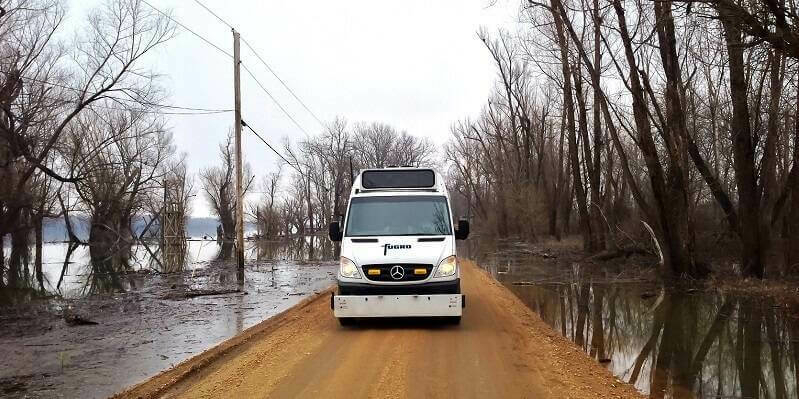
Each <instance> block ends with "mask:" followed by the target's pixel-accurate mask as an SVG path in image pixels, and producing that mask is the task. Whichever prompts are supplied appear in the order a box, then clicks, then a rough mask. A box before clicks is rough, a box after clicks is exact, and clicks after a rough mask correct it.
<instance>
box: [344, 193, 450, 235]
mask: <svg viewBox="0 0 799 399" xmlns="http://www.w3.org/2000/svg"><path fill="white" fill-rule="evenodd" d="M450 234H452V228H451V227H450V221H449V209H448V207H447V199H446V198H445V197H443V196H401V197H400V196H397V197H356V198H353V199H352V200H350V211H349V214H348V215H347V236H349V237H363V236H429V235H450Z"/></svg>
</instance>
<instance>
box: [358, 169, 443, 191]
mask: <svg viewBox="0 0 799 399" xmlns="http://www.w3.org/2000/svg"><path fill="white" fill-rule="evenodd" d="M435 185H436V174H435V172H433V170H432V169H393V170H391V169H388V170H386V169H383V170H366V171H364V172H363V173H362V174H361V186H362V187H363V188H365V189H367V190H374V189H391V188H419V189H429V188H434V187H435Z"/></svg>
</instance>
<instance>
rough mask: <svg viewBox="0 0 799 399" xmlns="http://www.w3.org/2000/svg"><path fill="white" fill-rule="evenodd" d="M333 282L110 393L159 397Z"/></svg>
mask: <svg viewBox="0 0 799 399" xmlns="http://www.w3.org/2000/svg"><path fill="white" fill-rule="evenodd" d="M335 287H336V285H335V284H331V285H330V286H329V287H328V288H326V289H324V290H323V291H320V292H319V293H317V294H314V295H311V296H308V297H307V298H304V299H303V300H301V301H300V302H298V303H297V304H296V305H294V306H292V307H290V308H288V309H286V310H285V311H283V312H280V313H278V314H276V315H274V316H272V317H270V318H268V319H266V320H264V321H262V322H260V323H258V324H256V325H254V326H252V327H250V328H248V329H246V330H244V331H242V332H241V334H238V335H236V336H234V337H232V338H230V339H228V340H226V341H224V342H222V343H220V344H218V345H216V346H214V347H212V348H210V349H208V350H206V351H203V352H202V353H199V354H197V355H196V356H192V357H190V358H188V359H186V360H184V361H182V362H180V363H179V364H177V365H175V366H174V367H171V368H168V369H166V370H164V371H161V372H160V373H158V374H156V375H155V376H153V377H150V378H147V379H145V380H144V381H141V382H139V383H137V384H135V385H132V386H130V387H128V388H125V389H124V390H123V391H121V392H118V393H116V394H114V395H112V396H111V398H112V399H117V398H142V399H147V398H159V397H161V396H163V395H164V394H165V393H166V392H167V391H168V390H169V389H170V388H171V387H173V386H174V385H175V384H177V383H179V382H181V381H183V380H185V379H187V378H189V377H191V376H192V375H194V374H195V373H198V372H200V371H201V370H203V369H205V368H206V367H208V366H210V365H213V364H214V363H215V362H216V361H217V360H219V359H220V358H221V357H223V356H225V355H228V354H230V353H231V352H233V351H235V350H236V349H239V348H241V347H242V346H244V345H245V344H247V343H249V342H251V341H252V340H257V339H259V338H260V337H262V336H265V335H269V334H270V333H272V332H273V331H274V330H276V329H278V328H280V327H281V326H283V325H285V324H287V323H291V322H293V321H294V317H292V316H293V315H294V313H296V312H297V311H299V310H301V309H303V308H305V307H307V306H308V305H310V304H312V303H314V302H316V301H317V300H322V299H324V298H325V297H328V296H330V294H331V293H332V292H333V291H334V290H335Z"/></svg>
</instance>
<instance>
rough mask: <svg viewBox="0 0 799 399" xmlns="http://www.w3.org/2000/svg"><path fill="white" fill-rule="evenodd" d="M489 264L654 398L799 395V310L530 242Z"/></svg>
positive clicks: (546, 316)
mask: <svg viewBox="0 0 799 399" xmlns="http://www.w3.org/2000/svg"><path fill="white" fill-rule="evenodd" d="M482 265H483V267H484V268H486V269H487V270H488V271H489V272H491V273H492V274H493V275H494V276H495V277H496V278H497V279H498V280H499V281H500V282H502V283H503V284H504V285H505V286H507V287H508V288H509V289H510V290H511V291H513V292H514V293H515V294H516V296H518V297H519V298H520V299H521V300H522V301H523V302H524V303H525V304H527V305H528V306H529V307H530V308H531V309H532V310H534V311H536V312H537V313H538V314H540V316H541V318H542V319H543V320H544V321H545V322H546V323H547V324H549V325H550V326H551V327H552V328H553V329H554V330H556V331H558V332H559V333H560V334H561V335H563V336H565V337H567V338H569V339H570V340H572V341H573V342H574V343H575V344H576V345H577V346H578V347H580V348H581V349H582V350H583V351H585V352H586V353H587V354H589V355H590V356H591V357H592V358H594V359H595V360H597V361H598V362H600V363H602V364H604V365H606V367H607V368H608V369H609V370H610V371H611V372H612V373H613V374H615V375H616V376H617V377H618V378H620V379H621V380H623V381H625V382H629V383H631V384H633V385H635V387H636V388H638V389H639V390H640V391H642V392H644V393H646V394H648V395H650V396H651V397H653V398H693V397H697V398H707V397H713V398H717V397H724V398H727V397H730V398H732V397H745V398H751V397H760V398H795V397H797V395H798V393H797V392H798V391H797V376H798V375H799V320H797V318H796V309H795V308H793V307H789V306H787V305H781V304H779V303H777V302H775V300H772V299H766V298H754V297H750V296H736V295H730V294H725V293H722V292H720V291H716V290H712V291H711V290H691V289H678V288H672V287H665V286H664V285H663V284H662V283H659V282H657V281H655V279H653V278H652V277H650V276H651V273H649V270H647V269H640V270H630V268H629V266H628V265H625V266H622V265H605V264H603V265H595V264H579V263H575V262H571V261H564V260H561V259H559V257H558V256H557V255H552V254H551V253H549V252H546V251H542V250H531V249H530V247H526V246H511V247H510V248H507V249H503V250H502V251H501V252H496V253H492V254H491V255H489V256H487V257H486V259H484V260H483V262H482Z"/></svg>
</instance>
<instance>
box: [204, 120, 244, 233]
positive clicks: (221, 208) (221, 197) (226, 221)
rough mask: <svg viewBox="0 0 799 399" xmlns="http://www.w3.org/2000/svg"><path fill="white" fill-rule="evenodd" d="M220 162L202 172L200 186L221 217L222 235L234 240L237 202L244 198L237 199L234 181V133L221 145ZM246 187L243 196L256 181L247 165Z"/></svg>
mask: <svg viewBox="0 0 799 399" xmlns="http://www.w3.org/2000/svg"><path fill="white" fill-rule="evenodd" d="M219 160H220V161H221V164H220V165H218V166H213V167H210V168H207V169H203V170H201V171H200V184H201V185H202V187H203V193H204V194H205V198H206V200H207V201H208V203H209V205H211V210H212V211H213V212H214V214H215V215H216V216H217V217H219V222H220V224H221V226H222V233H223V236H224V238H225V239H228V240H232V239H233V236H234V234H235V229H236V222H237V221H236V212H235V209H236V201H239V200H242V201H243V200H244V198H241V199H239V198H236V186H235V181H234V179H233V172H234V170H235V169H234V168H235V164H234V161H235V159H234V154H233V132H232V131H229V132H228V135H227V138H226V139H225V141H224V142H223V143H221V144H220V145H219ZM243 169H244V173H243V175H244V179H243V180H244V183H245V184H244V187H243V191H242V195H245V194H246V193H247V191H248V190H249V188H250V184H252V181H253V180H254V176H253V174H252V171H251V169H250V165H249V164H248V163H245V164H244V165H243Z"/></svg>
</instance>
